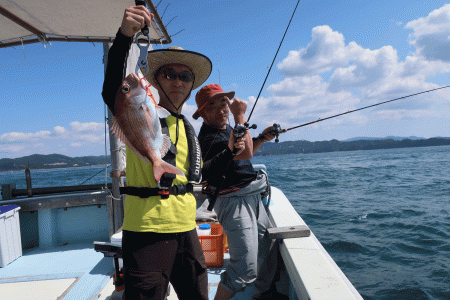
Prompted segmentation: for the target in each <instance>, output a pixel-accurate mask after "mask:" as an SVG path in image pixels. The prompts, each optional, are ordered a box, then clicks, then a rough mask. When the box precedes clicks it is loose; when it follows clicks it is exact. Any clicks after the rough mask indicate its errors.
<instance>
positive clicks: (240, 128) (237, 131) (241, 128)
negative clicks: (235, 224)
mask: <svg viewBox="0 0 450 300" xmlns="http://www.w3.org/2000/svg"><path fill="white" fill-rule="evenodd" d="M299 3H300V0H298V1H297V4H296V5H295V8H294V12H293V13H292V16H291V19H290V20H289V23H288V26H287V27H286V30H285V32H284V35H283V38H282V39H281V42H280V45H279V46H278V50H277V52H276V53H275V56H274V58H273V60H272V64H271V65H270V68H269V71H268V72H267V75H266V78H265V79H264V82H263V84H262V86H261V89H260V90H259V93H258V97H256V101H255V104H254V105H253V108H252V110H251V112H250V115H249V116H248V119H247V121H246V122H245V123H244V124H243V125H242V124H239V123H238V124H236V125H235V126H234V128H233V134H234V136H235V138H236V139H239V138H241V137H243V136H244V135H245V133H246V132H247V130H248V129H249V128H252V129H256V127H257V126H256V124H253V125H252V126H249V121H250V118H251V117H252V114H253V110H254V109H255V106H256V104H257V103H258V100H259V96H260V95H261V92H262V90H263V88H264V85H265V84H266V81H267V78H268V77H269V74H270V71H271V70H272V67H273V64H274V63H275V59H276V58H277V55H278V52H279V51H280V48H281V45H282V44H283V41H284V37H285V36H286V33H287V31H288V29H289V26H290V25H291V22H292V19H293V18H294V15H295V12H296V10H297V7H298V4H299ZM279 130H281V126H280V125H279V124H274V126H273V127H272V128H271V129H270V133H271V134H273V135H276V137H277V139H276V140H277V141H278V135H279V133H278V132H279ZM237 151H238V149H236V148H235V149H233V154H234V155H235V154H236V153H237ZM230 163H231V161H230V162H229V163H228V165H227V167H226V168H225V170H224V174H225V173H226V170H227V169H228V166H229V165H230ZM225 179H226V178H225V175H222V181H221V183H220V185H219V186H218V187H217V188H216V190H215V192H214V194H213V195H212V197H211V198H210V199H209V205H208V208H207V209H208V210H209V211H212V210H213V208H214V205H215V204H216V201H217V198H218V197H219V193H220V190H221V189H222V186H223V184H224V182H225Z"/></svg>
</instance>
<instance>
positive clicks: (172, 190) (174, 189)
mask: <svg viewBox="0 0 450 300" xmlns="http://www.w3.org/2000/svg"><path fill="white" fill-rule="evenodd" d="M119 191H120V193H121V194H127V195H131V196H138V197H140V198H148V197H152V196H161V199H167V198H169V195H174V196H178V195H184V194H187V193H193V192H194V185H193V184H192V183H188V184H186V185H184V184H180V185H173V186H171V187H169V188H167V189H160V188H149V187H135V186H126V187H119Z"/></svg>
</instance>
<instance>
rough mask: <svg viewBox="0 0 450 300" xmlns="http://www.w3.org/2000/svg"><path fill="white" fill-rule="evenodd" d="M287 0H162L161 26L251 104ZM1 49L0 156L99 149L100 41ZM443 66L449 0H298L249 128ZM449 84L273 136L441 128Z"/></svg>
mask: <svg viewBox="0 0 450 300" xmlns="http://www.w3.org/2000/svg"><path fill="white" fill-rule="evenodd" d="M296 2H297V1H295V0H292V1H283V0H278V1H266V0H260V1H226V2H225V1H195V2H194V1H170V4H169V1H168V0H163V1H162V2H161V3H160V4H159V7H158V10H159V11H160V14H161V15H162V13H163V12H164V10H165V9H166V7H167V10H166V12H165V14H164V17H163V21H164V22H165V23H166V24H167V23H168V22H169V21H170V20H171V19H172V18H173V17H176V18H175V19H174V20H173V21H172V22H171V23H170V24H169V25H168V31H169V33H170V34H172V35H174V34H176V33H177V32H178V31H180V30H183V29H184V30H183V31H182V32H180V33H179V34H177V35H175V36H173V38H172V39H173V43H172V44H171V45H173V46H181V47H183V48H184V49H187V50H191V51H197V52H201V53H203V54H205V55H207V56H208V57H209V58H210V59H211V61H212V62H213V72H212V74H211V76H210V78H209V79H208V80H207V82H206V83H219V84H221V85H222V87H223V89H224V90H225V91H230V90H234V91H236V96H237V97H239V98H241V99H243V100H245V101H247V102H248V103H249V106H248V110H247V111H248V113H249V112H250V110H251V107H252V105H253V103H254V100H255V98H256V96H257V95H258V93H259V90H260V88H261V85H262V83H263V81H264V78H265V76H266V74H267V71H268V69H269V67H270V64H271V62H272V59H273V57H274V55H275V53H276V50H277V48H278V46H279V43H280V41H281V38H282V36H283V34H284V31H285V29H286V26H287V24H288V22H289V18H290V16H291V14H292V12H293V9H294V7H295V4H296ZM154 3H155V5H156V4H158V3H159V0H157V1H154ZM275 3H276V4H275ZM168 4H169V6H167V5H168ZM164 47H167V46H164ZM159 48H161V46H156V49H159ZM0 53H1V55H0V65H1V66H2V69H3V72H2V73H1V75H0V76H1V82H2V84H1V85H0V94H1V95H2V97H1V100H0V158H15V157H21V156H26V155H30V154H35V153H39V154H51V153H60V154H64V155H68V156H84V155H102V154H104V153H105V125H104V110H105V108H104V105H103V101H102V98H101V88H102V82H103V72H104V71H103V70H104V66H103V63H102V59H103V46H102V44H95V45H94V44H92V43H61V42H53V43H52V45H51V46H47V47H44V46H43V45H41V44H31V45H25V47H24V48H22V46H18V47H13V48H6V49H5V48H3V49H0ZM449 73H450V4H448V3H446V2H444V1H412V0H408V1H403V0H401V1H395V0H391V1H384V0H382V1H320V0H314V1H313V0H303V1H301V2H300V5H299V7H298V9H297V12H296V14H295V16H294V19H293V21H292V24H291V26H290V28H289V31H288V33H287V35H286V37H285V40H284V42H283V45H282V46H281V49H280V52H279V54H278V57H277V59H276V61H275V64H274V67H273V68H272V71H271V73H270V75H269V78H268V80H267V83H266V85H265V87H264V89H263V92H262V94H261V96H260V99H259V101H258V105H257V106H256V109H255V112H254V113H253V116H252V118H251V123H256V124H257V125H258V129H256V130H253V131H252V134H253V135H257V134H258V133H259V132H261V131H262V130H263V128H265V127H266V126H268V125H271V124H273V123H274V122H276V123H279V124H281V126H282V128H288V127H292V126H295V125H298V124H302V123H305V122H309V121H313V120H316V119H319V118H324V117H327V116H330V115H333V114H338V113H341V112H345V111H348V110H352V109H356V108H359V107H362V106H366V105H370V104H374V103H378V102H382V101H386V100H389V99H393V98H397V97H401V96H405V95H408V94H412V93H416V92H420V91H425V90H428V89H433V88H437V87H440V86H445V85H448V84H449V83H450V80H449V79H450V76H449ZM196 92H197V91H196V90H195V91H194V93H193V95H195V93H196ZM449 92H450V89H448V90H447V89H445V90H441V91H437V92H432V93H428V94H424V95H421V96H417V97H411V98H407V99H404V100H399V101H397V102H394V103H392V104H387V105H382V106H379V107H377V108H373V109H367V110H363V111H361V112H357V113H353V114H349V115H346V116H343V117H338V118H334V119H331V120H327V121H324V122H321V123H318V124H315V125H311V126H306V127H303V128H301V129H297V130H292V131H290V132H289V133H285V134H283V135H281V136H280V140H281V141H286V140H309V141H319V140H331V139H338V140H345V139H348V138H353V137H361V136H370V137H385V136H405V137H406V136H412V135H414V136H419V137H425V138H429V137H435V136H450V134H448V128H450V118H449V117H448V115H449V114H450V106H449V104H450V101H449V100H450V93H449ZM195 108H196V106H195V101H194V96H192V97H191V99H190V100H188V102H187V103H186V105H185V107H184V108H183V113H184V114H185V115H186V116H188V117H191V116H192V113H193V112H194V111H195ZM191 120H192V119H191ZM192 121H193V120H192ZM192 123H193V125H194V127H195V128H196V129H197V130H198V129H199V128H200V126H201V121H193V122H192ZM232 123H233V121H232ZM233 124H234V123H233ZM107 141H108V140H107ZM107 148H108V152H109V143H108V146H107Z"/></svg>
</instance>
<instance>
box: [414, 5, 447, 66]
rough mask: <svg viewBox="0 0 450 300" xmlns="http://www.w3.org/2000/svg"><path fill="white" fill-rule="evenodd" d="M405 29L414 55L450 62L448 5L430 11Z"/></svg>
mask: <svg viewBox="0 0 450 300" xmlns="http://www.w3.org/2000/svg"><path fill="white" fill-rule="evenodd" d="M405 28H408V29H409V28H410V29H412V30H413V31H414V32H413V33H411V34H410V39H411V40H410V43H411V44H412V45H414V47H416V55H417V56H424V57H425V58H426V59H429V60H442V61H450V4H447V5H444V6H443V7H441V8H439V9H436V10H434V11H432V12H431V13H430V14H429V15H428V16H426V17H424V18H419V19H417V20H414V21H411V22H408V23H407V24H406V26H405Z"/></svg>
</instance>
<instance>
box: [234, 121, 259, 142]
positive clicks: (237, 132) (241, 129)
mask: <svg viewBox="0 0 450 300" xmlns="http://www.w3.org/2000/svg"><path fill="white" fill-rule="evenodd" d="M256 127H257V126H256V124H253V125H252V126H250V127H249V126H248V123H245V124H244V125H241V124H239V123H238V124H236V126H234V128H233V133H234V136H235V137H236V138H237V139H239V138H241V137H243V136H244V134H245V132H246V131H247V129H250V128H251V129H256Z"/></svg>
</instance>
